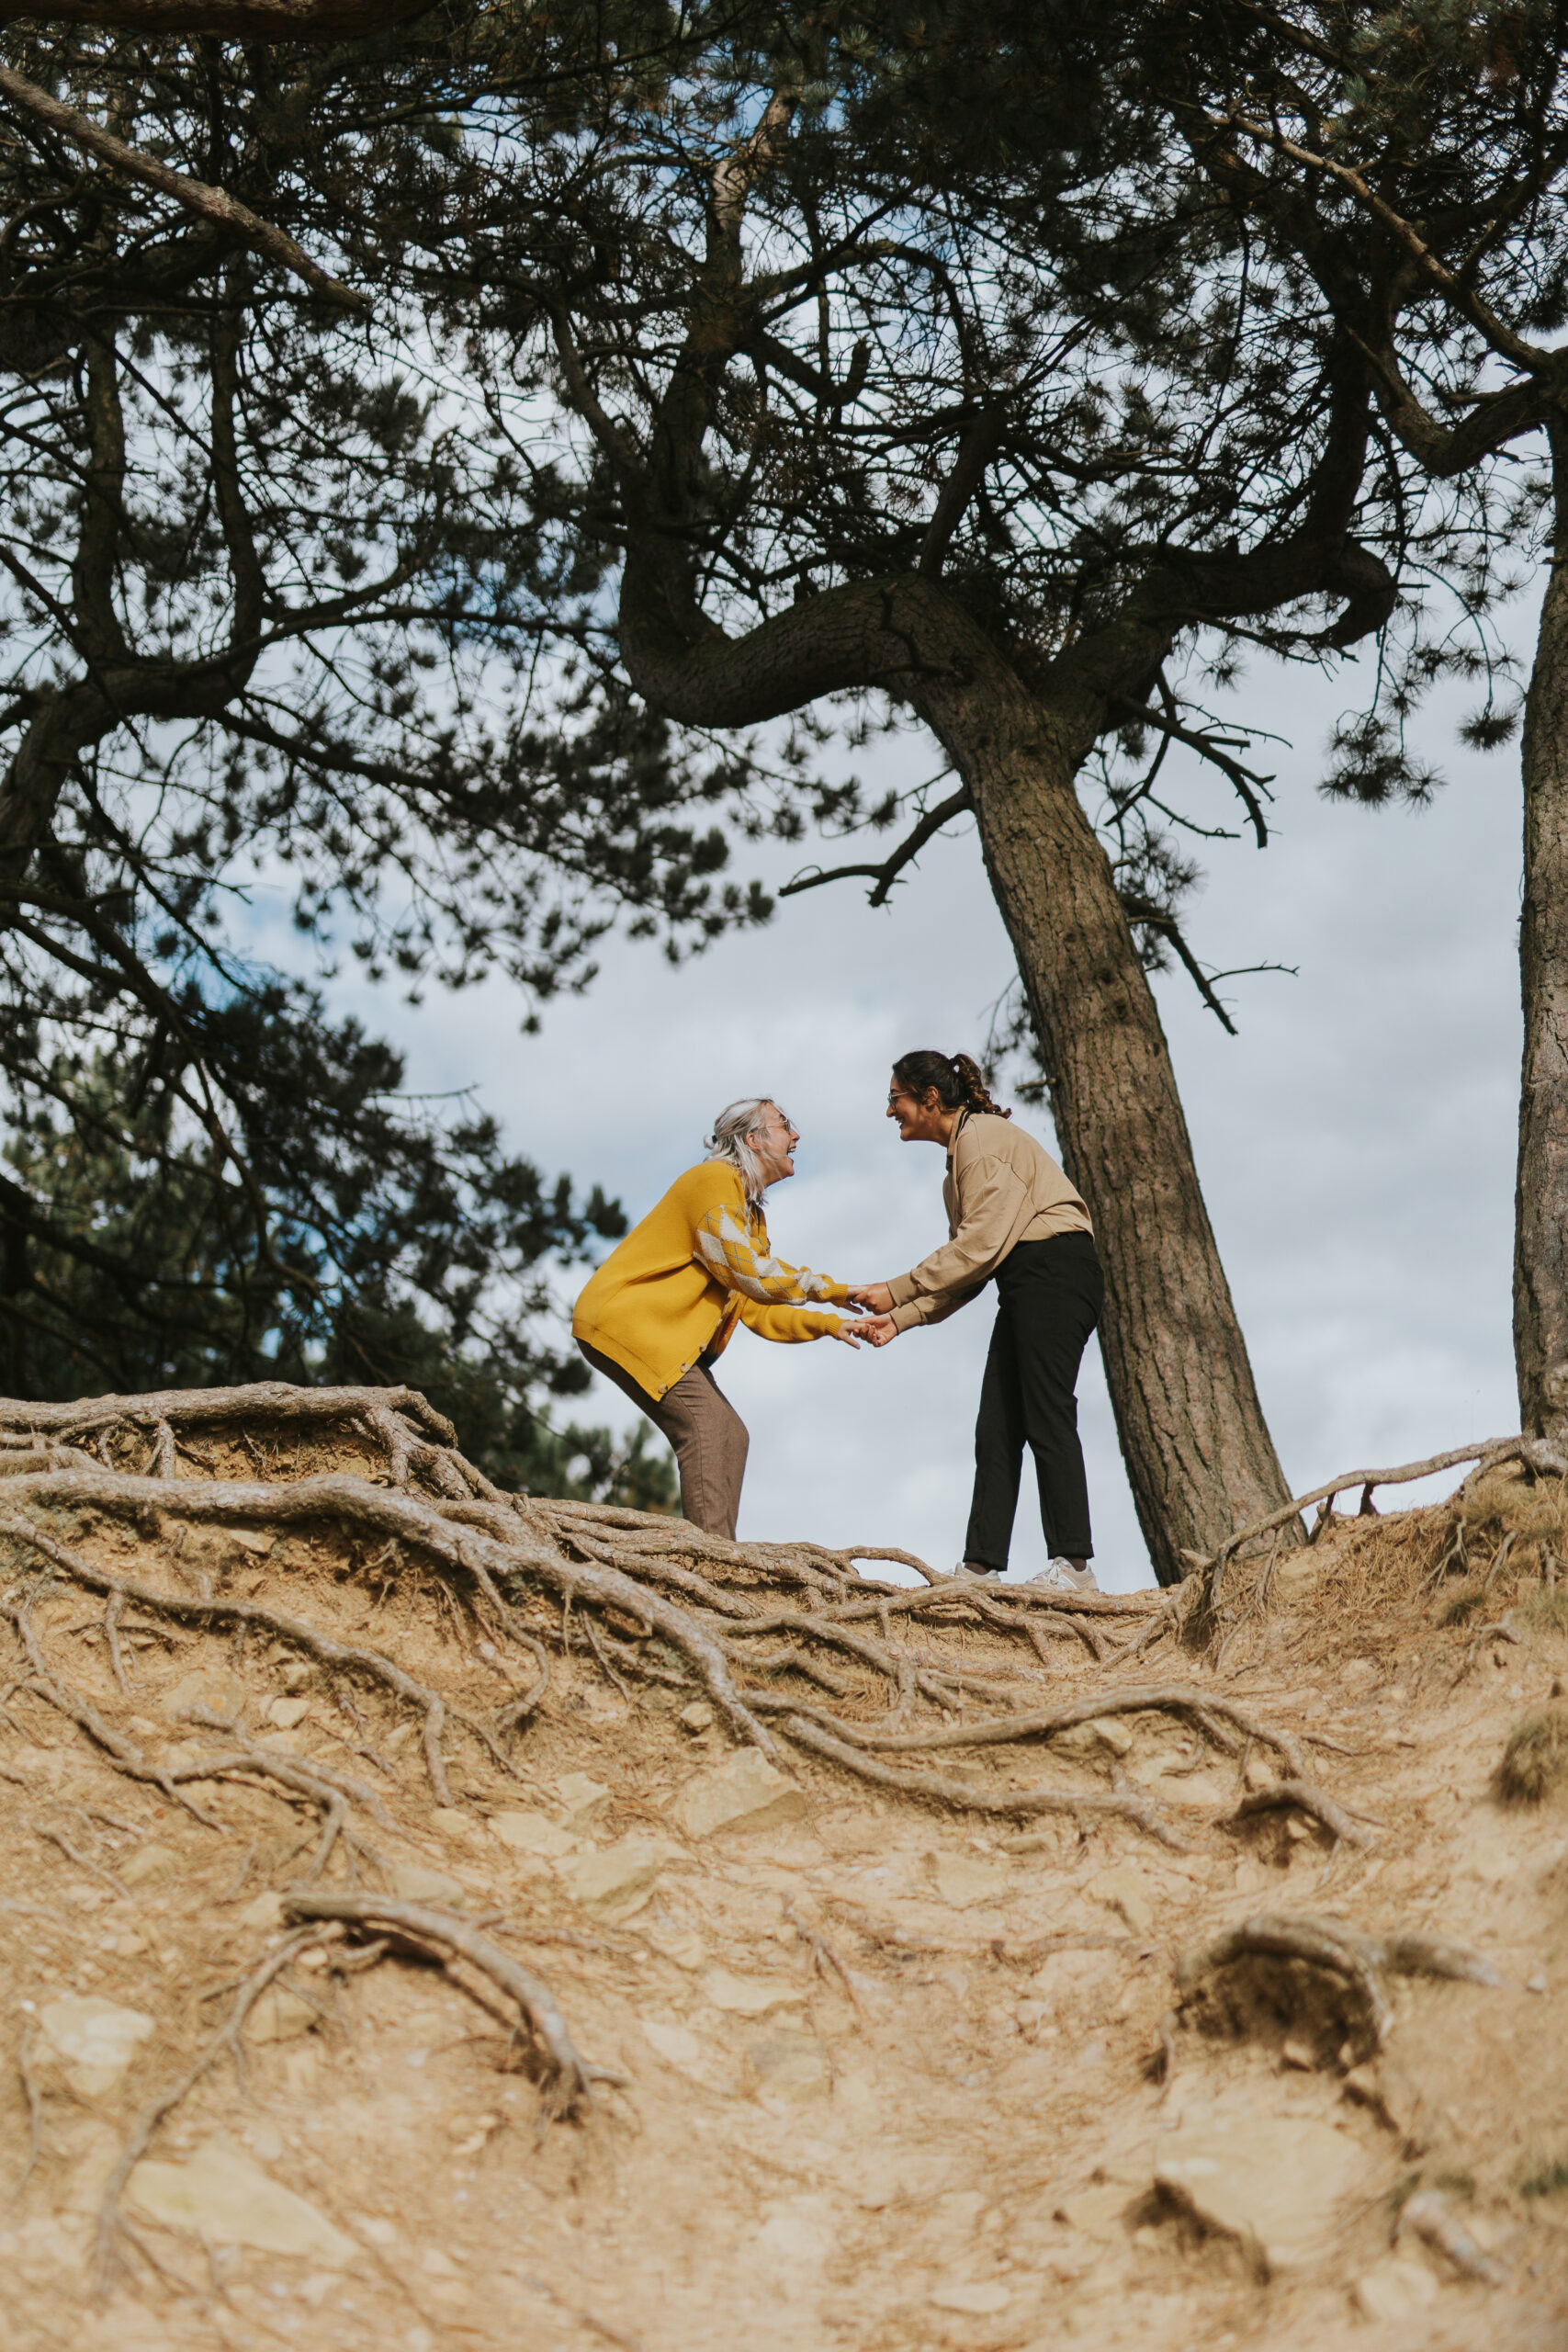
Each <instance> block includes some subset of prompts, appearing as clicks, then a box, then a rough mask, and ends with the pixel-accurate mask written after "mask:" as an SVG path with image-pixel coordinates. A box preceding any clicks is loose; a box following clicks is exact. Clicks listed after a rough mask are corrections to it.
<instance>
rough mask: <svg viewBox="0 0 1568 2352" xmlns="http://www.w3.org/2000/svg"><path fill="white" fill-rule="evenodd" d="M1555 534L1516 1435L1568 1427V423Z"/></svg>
mask: <svg viewBox="0 0 1568 2352" xmlns="http://www.w3.org/2000/svg"><path fill="white" fill-rule="evenodd" d="M1551 460H1552V474H1553V481H1554V491H1555V523H1554V539H1553V545H1552V564H1551V577H1550V579H1549V580H1548V582H1547V589H1546V601H1545V603H1544V604H1543V605H1542V606H1541V613H1540V637H1539V639H1538V640H1537V644H1536V657H1535V668H1534V670H1533V671H1532V673H1531V675H1530V684H1529V695H1528V697H1527V699H1526V702H1525V733H1524V785H1525V887H1524V907H1523V913H1522V918H1521V922H1520V925H1519V980H1520V991H1521V994H1522V996H1523V999H1524V1015H1525V1047H1524V1069H1523V1072H1522V1075H1521V1080H1520V1086H1519V1166H1518V1181H1517V1187H1516V1191H1515V1196H1514V1360H1515V1364H1516V1367H1517V1375H1518V1384H1519V1425H1520V1427H1521V1428H1522V1429H1524V1430H1529V1431H1530V1432H1532V1433H1534V1434H1536V1435H1544V1434H1545V1433H1546V1431H1548V1430H1555V1431H1560V1430H1562V1429H1563V1427H1564V1424H1565V1423H1568V418H1565V417H1563V416H1562V414H1558V415H1556V416H1554V418H1553V420H1552V423H1551Z"/></svg>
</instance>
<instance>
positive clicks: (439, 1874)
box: [392, 1862, 468, 1905]
mask: <svg viewBox="0 0 1568 2352" xmlns="http://www.w3.org/2000/svg"><path fill="white" fill-rule="evenodd" d="M392 1893H393V1894H395V1895H396V1896H397V1897H398V1898H399V1900H400V1902H403V1903H434V1904H443V1903H445V1904H448V1905H450V1904H454V1903H461V1902H463V1900H464V1899H465V1897H466V1896H467V1894H468V1889H467V1887H466V1886H465V1885H464V1884H463V1882H462V1880H461V1879H456V1878H449V1877H448V1876H447V1874H446V1871H433V1870H427V1869H426V1868H425V1866H424V1864H423V1862H399V1863H397V1864H396V1865H395V1866H394V1868H393V1871H392Z"/></svg>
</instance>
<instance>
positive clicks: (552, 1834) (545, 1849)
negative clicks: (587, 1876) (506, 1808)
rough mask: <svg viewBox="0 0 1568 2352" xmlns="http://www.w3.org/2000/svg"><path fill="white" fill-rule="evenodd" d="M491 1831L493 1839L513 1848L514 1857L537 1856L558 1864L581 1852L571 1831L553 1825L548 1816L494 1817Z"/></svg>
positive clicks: (512, 1814)
mask: <svg viewBox="0 0 1568 2352" xmlns="http://www.w3.org/2000/svg"><path fill="white" fill-rule="evenodd" d="M490 1829H491V1837H492V1838H500V1839H501V1842H502V1845H503V1846H510V1847H511V1849H512V1850H513V1853H514V1854H533V1855H535V1856H536V1858H537V1859H538V1860H541V1861H547V1862H553V1861H558V1860H559V1859H560V1857H561V1856H562V1855H563V1854H575V1853H576V1851H577V1843H578V1841H577V1839H576V1838H574V1837H573V1836H572V1834H571V1832H570V1829H563V1828H562V1827H561V1826H560V1824H559V1823H558V1822H555V1821H552V1820H551V1819H550V1816H549V1815H548V1814H547V1813H513V1812H507V1813H492V1814H491V1816H490Z"/></svg>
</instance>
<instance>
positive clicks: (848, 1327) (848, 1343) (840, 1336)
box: [833, 1317, 868, 1348]
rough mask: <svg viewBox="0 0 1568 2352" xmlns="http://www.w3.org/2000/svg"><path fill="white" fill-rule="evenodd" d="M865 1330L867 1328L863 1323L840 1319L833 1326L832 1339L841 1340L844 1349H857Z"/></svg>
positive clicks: (846, 1318)
mask: <svg viewBox="0 0 1568 2352" xmlns="http://www.w3.org/2000/svg"><path fill="white" fill-rule="evenodd" d="M866 1329H868V1326H867V1325H866V1324H865V1323H863V1322H852V1321H851V1320H850V1319H849V1317H840V1320H839V1321H838V1322H837V1323H835V1324H834V1326H833V1337H834V1339H835V1340H842V1341H843V1343H844V1345H845V1347H846V1348H858V1347H859V1345H860V1343H861V1338H862V1335H863V1332H864V1331H865V1330H866Z"/></svg>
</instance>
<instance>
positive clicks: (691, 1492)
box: [571, 1096, 860, 1542]
mask: <svg viewBox="0 0 1568 2352" xmlns="http://www.w3.org/2000/svg"><path fill="white" fill-rule="evenodd" d="M704 1141H705V1150H706V1152H707V1158H706V1159H704V1160H702V1161H700V1162H699V1163H698V1165H697V1166H696V1167H695V1168H688V1169H687V1170H686V1172H685V1174H684V1175H683V1176H678V1177H677V1178H676V1180H675V1182H674V1183H673V1184H671V1187H670V1190H669V1191H668V1192H667V1193H665V1195H664V1198H663V1199H662V1200H661V1201H660V1203H659V1204H658V1205H657V1207H655V1208H651V1209H650V1210H649V1213H648V1215H647V1216H645V1217H644V1218H643V1219H642V1221H641V1223H640V1224H638V1225H635V1226H634V1227H632V1229H631V1231H630V1232H629V1233H628V1234H627V1236H626V1239H625V1240H624V1241H622V1242H619V1243H617V1245H616V1247H615V1249H614V1250H611V1252H610V1254H609V1256H608V1257H607V1258H606V1259H605V1260H604V1264H603V1265H602V1266H600V1267H599V1269H598V1270H597V1272H595V1273H594V1274H593V1275H592V1278H591V1280H590V1281H589V1283H588V1285H587V1287H586V1289H585V1290H584V1291H583V1293H582V1295H581V1298H580V1299H579V1300H578V1302H577V1309H576V1312H575V1314H574V1315H573V1317H572V1318H571V1330H572V1337H573V1338H574V1339H575V1340H576V1341H577V1344H578V1346H579V1347H580V1348H581V1351H582V1353H583V1354H584V1355H585V1356H586V1357H587V1359H588V1361H589V1363H591V1364H592V1366H593V1369H594V1371H595V1372H602V1373H603V1374H604V1377H605V1379H606V1380H613V1381H614V1382H615V1385H616V1387H617V1388H619V1389H622V1390H624V1391H625V1393H626V1396H628V1397H630V1398H631V1400H632V1402H633V1404H634V1405H637V1406H639V1407H640V1408H641V1409H642V1410H643V1411H644V1412H645V1413H646V1414H647V1415H648V1418H649V1420H650V1421H651V1422H652V1423H653V1425H654V1427H655V1429H657V1430H662V1431H663V1433H664V1435H665V1436H666V1437H667V1438H668V1439H669V1441H670V1442H671V1445H672V1446H673V1447H674V1449H675V1460H676V1464H677V1465H678V1467H679V1469H680V1473H681V1509H682V1511H683V1512H684V1513H685V1515H686V1517H687V1518H688V1519H689V1520H690V1521H692V1523H693V1525H694V1526H696V1527H700V1528H703V1529H704V1530H705V1532H707V1533H708V1534H709V1535H724V1536H728V1538H729V1539H730V1540H731V1542H733V1540H734V1536H735V1521H736V1515H737V1513H738V1512H739V1508H740V1483H741V1480H742V1479H743V1478H744V1476H745V1475H746V1453H747V1448H748V1444H749V1440H748V1438H747V1434H746V1424H745V1422H744V1421H743V1420H742V1419H741V1418H740V1416H739V1413H738V1412H737V1411H736V1409H735V1408H734V1406H733V1405H732V1404H731V1403H730V1402H729V1400H728V1397H726V1396H725V1395H724V1393H723V1391H722V1390H721V1389H720V1387H719V1385H718V1383H717V1382H716V1380H715V1378H714V1376H713V1369H712V1367H713V1365H714V1363H715V1362H716V1360H717V1358H718V1357H719V1356H720V1355H722V1354H723V1352H724V1351H725V1349H726V1348H727V1347H728V1344H729V1339H730V1335H731V1333H732V1332H733V1331H734V1329H735V1327H736V1325H737V1323H744V1324H746V1325H747V1326H748V1327H749V1329H751V1330H753V1331H756V1332H758V1333H759V1334H760V1335H761V1338H763V1339H764V1340H786V1341H787V1340H846V1341H847V1342H848V1344H849V1345H850V1346H851V1347H852V1348H853V1347H858V1346H859V1345H860V1335H859V1326H858V1325H854V1324H849V1323H845V1322H842V1321H840V1318H839V1317H837V1316H836V1315H828V1314H825V1313H823V1311H822V1306H818V1304H817V1302H818V1301H820V1302H822V1303H823V1305H826V1304H828V1303H829V1302H830V1303H832V1304H834V1305H837V1306H848V1304H849V1297H850V1294H849V1290H848V1288H847V1286H846V1285H845V1284H844V1283H836V1282H832V1281H830V1280H829V1278H828V1276H827V1275H825V1274H814V1273H813V1272H812V1271H811V1269H810V1267H809V1266H786V1265H785V1264H784V1262H783V1261H782V1260H781V1259H777V1258H774V1257H773V1256H772V1255H771V1253H770V1250H769V1246H768V1227H767V1220H766V1218H765V1217H764V1216H763V1215H762V1195H763V1193H765V1192H766V1191H767V1189H768V1187H769V1186H770V1185H771V1184H780V1183H783V1182H784V1178H785V1177H786V1176H793V1175H794V1174H795V1147H796V1145H797V1144H798V1143H799V1141H800V1136H799V1132H798V1130H797V1129H796V1128H795V1127H792V1126H791V1125H790V1123H789V1121H788V1119H787V1118H786V1117H785V1116H784V1113H783V1112H782V1111H781V1110H780V1109H779V1106H778V1104H777V1103H773V1102H770V1101H769V1100H768V1099H767V1098H766V1097H765V1096H758V1097H755V1098H754V1099H752V1100H750V1101H748V1102H744V1103H731V1104H730V1106H729V1108H728V1111H724V1112H721V1113H720V1114H719V1116H718V1117H717V1118H716V1120H715V1121H714V1125H713V1133H712V1135H710V1136H706V1137H705V1139H704Z"/></svg>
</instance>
